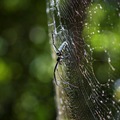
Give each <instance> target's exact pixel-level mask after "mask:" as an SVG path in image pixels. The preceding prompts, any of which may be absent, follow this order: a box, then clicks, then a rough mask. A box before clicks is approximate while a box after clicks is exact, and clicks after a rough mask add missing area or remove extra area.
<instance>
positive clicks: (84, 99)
mask: <svg viewBox="0 0 120 120" xmlns="http://www.w3.org/2000/svg"><path fill="white" fill-rule="evenodd" d="M47 12H48V13H49V15H48V19H49V24H48V25H49V27H50V33H52V34H53V39H54V42H55V45H56V47H57V48H59V46H60V45H61V44H62V43H63V42H64V41H66V42H67V43H68V45H67V47H66V49H65V50H64V51H63V53H62V54H63V58H64V60H62V61H61V63H60V64H58V66H57V69H56V78H57V82H58V83H59V86H58V87H63V88H67V89H65V90H64V92H65V95H66V96H67V97H68V98H69V99H67V100H66V97H63V98H62V97H61V101H62V102H63V103H62V104H64V105H63V106H62V107H63V108H64V109H63V108H62V110H63V113H62V114H64V112H66V111H68V115H66V116H67V117H68V116H69V119H70V120H120V104H119V102H120V33H119V31H120V2H119V0H114V1H112V0H91V1H90V0H50V1H49V2H48V8H47ZM62 92H63V91H62ZM61 96H62V95H61Z"/></svg>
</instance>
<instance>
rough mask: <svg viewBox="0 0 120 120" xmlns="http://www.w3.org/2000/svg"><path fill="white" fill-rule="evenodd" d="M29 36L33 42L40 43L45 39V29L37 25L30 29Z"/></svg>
mask: <svg viewBox="0 0 120 120" xmlns="http://www.w3.org/2000/svg"><path fill="white" fill-rule="evenodd" d="M29 37H30V40H31V41H32V42H33V43H34V44H41V43H43V41H44V40H45V39H46V32H45V29H44V28H43V27H39V26H37V27H34V28H32V29H31V31H30V34H29Z"/></svg>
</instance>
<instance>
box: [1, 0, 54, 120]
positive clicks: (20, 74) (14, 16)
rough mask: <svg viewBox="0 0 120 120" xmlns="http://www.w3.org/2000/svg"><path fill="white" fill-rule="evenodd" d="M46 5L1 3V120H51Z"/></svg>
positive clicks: (20, 0) (35, 0) (32, 0)
mask: <svg viewBox="0 0 120 120" xmlns="http://www.w3.org/2000/svg"><path fill="white" fill-rule="evenodd" d="M47 34H48V30H47V15H46V1H44V0H43V1H42V0H41V1H40V0H1V1H0V120H54V119H55V106H54V99H53V95H54V92H53V88H52V86H53V85H52V79H53V78H52V76H53V75H52V74H53V65H52V64H51V63H52V59H51V52H50V46H49V41H48V36H47Z"/></svg>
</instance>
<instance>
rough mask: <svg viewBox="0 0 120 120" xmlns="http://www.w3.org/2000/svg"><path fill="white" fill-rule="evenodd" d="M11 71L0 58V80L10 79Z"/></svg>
mask: <svg viewBox="0 0 120 120" xmlns="http://www.w3.org/2000/svg"><path fill="white" fill-rule="evenodd" d="M11 77H12V71H11V69H10V67H9V65H8V64H7V63H5V62H4V61H3V60H1V59H0V81H7V80H10V79H11Z"/></svg>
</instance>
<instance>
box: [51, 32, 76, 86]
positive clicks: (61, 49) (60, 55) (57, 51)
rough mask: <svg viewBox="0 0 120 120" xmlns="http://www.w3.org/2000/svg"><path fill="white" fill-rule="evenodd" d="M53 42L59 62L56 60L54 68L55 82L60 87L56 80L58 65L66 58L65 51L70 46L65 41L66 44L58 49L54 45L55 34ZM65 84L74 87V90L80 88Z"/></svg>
mask: <svg viewBox="0 0 120 120" xmlns="http://www.w3.org/2000/svg"><path fill="white" fill-rule="evenodd" d="M52 40H53V48H54V50H55V52H56V55H57V60H56V61H57V62H56V64H55V67H54V81H55V83H56V85H57V86H59V85H58V83H57V79H56V74H55V73H56V70H57V67H58V64H61V61H62V60H63V59H64V58H66V57H65V56H63V51H64V50H65V48H66V46H67V45H68V43H67V42H66V41H64V42H63V43H62V44H61V45H60V47H59V48H57V47H56V45H55V43H54V40H55V36H53V34H52ZM64 83H65V84H68V85H70V86H72V87H74V88H78V87H77V86H74V85H72V84H70V83H69V82H64Z"/></svg>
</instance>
